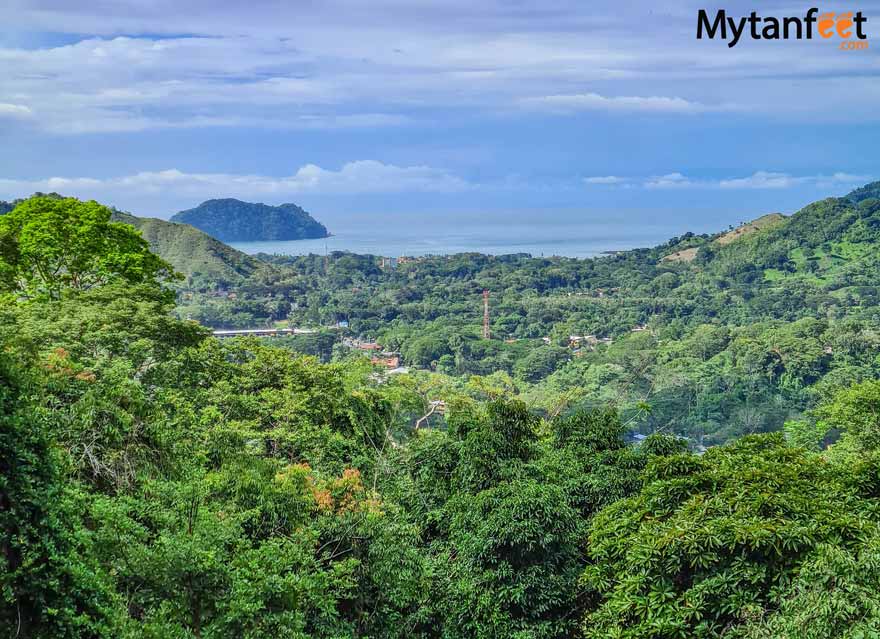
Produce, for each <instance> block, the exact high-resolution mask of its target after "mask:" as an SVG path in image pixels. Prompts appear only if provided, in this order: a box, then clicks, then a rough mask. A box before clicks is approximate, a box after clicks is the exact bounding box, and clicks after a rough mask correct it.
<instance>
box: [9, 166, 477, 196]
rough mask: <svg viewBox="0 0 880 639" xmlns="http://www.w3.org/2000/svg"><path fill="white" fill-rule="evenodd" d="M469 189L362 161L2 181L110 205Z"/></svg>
mask: <svg viewBox="0 0 880 639" xmlns="http://www.w3.org/2000/svg"><path fill="white" fill-rule="evenodd" d="M469 188H471V185H470V184H469V183H468V182H467V181H465V180H463V179H462V178H460V177H457V176H455V175H452V174H451V173H448V172H446V171H444V170H442V169H437V168H433V167H429V166H403V167H401V166H395V165H393V164H383V163H382V162H377V161H375V160H358V161H356V162H349V163H348V164H345V165H343V166H342V167H341V168H340V169H339V170H337V171H333V170H330V169H324V168H322V167H320V166H317V165H315V164H306V165H305V166H302V167H300V168H299V169H298V170H297V171H296V172H295V173H294V174H293V175H290V176H287V177H272V176H264V175H242V174H228V173H184V172H182V171H178V170H177V169H168V170H165V171H145V172H141V173H136V174H133V175H128V176H122V177H114V178H105V179H98V178H89V177H75V178H68V177H52V178H48V179H43V180H8V179H6V180H4V179H0V196H2V197H5V198H9V199H11V198H15V197H21V196H24V195H28V194H30V193H33V192H34V191H57V192H60V193H63V194H65V195H73V196H76V197H81V198H93V199H97V200H101V201H106V202H114V201H117V199H118V198H119V197H120V196H122V197H128V196H139V195H156V194H163V193H168V194H173V195H175V196H181V197H183V196H185V197H203V198H209V197H270V198H272V197H275V198H280V197H286V196H292V195H299V194H333V195H335V194H359V193H396V192H454V191H463V190H466V189H469Z"/></svg>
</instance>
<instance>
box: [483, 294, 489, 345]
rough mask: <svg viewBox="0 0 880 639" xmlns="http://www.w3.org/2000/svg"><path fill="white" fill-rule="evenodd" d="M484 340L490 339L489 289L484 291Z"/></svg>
mask: <svg viewBox="0 0 880 639" xmlns="http://www.w3.org/2000/svg"><path fill="white" fill-rule="evenodd" d="M483 339H489V289H488V288H484V289H483Z"/></svg>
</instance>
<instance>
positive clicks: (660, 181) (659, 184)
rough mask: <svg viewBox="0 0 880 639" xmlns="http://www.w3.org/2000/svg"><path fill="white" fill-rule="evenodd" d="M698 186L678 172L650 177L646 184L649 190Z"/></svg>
mask: <svg viewBox="0 0 880 639" xmlns="http://www.w3.org/2000/svg"><path fill="white" fill-rule="evenodd" d="M696 185H697V182H694V181H693V180H691V179H690V178H688V177H686V176H684V175H682V174H681V173H677V172H676V173H667V174H666V175H658V176H654V177H650V178H648V179H647V180H645V183H644V186H645V188H648V189H681V188H687V187H691V186H696Z"/></svg>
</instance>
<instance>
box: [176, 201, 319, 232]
mask: <svg viewBox="0 0 880 639" xmlns="http://www.w3.org/2000/svg"><path fill="white" fill-rule="evenodd" d="M171 221H172V222H179V223H182V224H189V225H191V226H194V227H196V228H197V229H201V230H202V231H204V232H205V233H207V234H208V235H211V236H213V237H216V238H217V239H219V240H222V241H224V242H260V241H275V240H279V241H283V240H304V239H314V238H321V237H327V236H328V235H329V233H328V232H327V228H326V227H325V226H324V225H323V224H321V223H320V222H318V221H317V220H315V219H314V218H313V217H312V216H311V215H309V214H308V213H306V212H305V211H304V210H303V209H301V208H300V207H298V206H297V205H296V204H281V205H279V206H269V205H268V204H254V203H251V202H242V201H241V200H235V199H232V198H227V199H221V200H208V201H206V202H202V203H201V204H200V205H198V206H197V207H195V208H193V209H188V210H186V211H180V212H179V213H177V214H176V215H174V216H173V217H172V218H171Z"/></svg>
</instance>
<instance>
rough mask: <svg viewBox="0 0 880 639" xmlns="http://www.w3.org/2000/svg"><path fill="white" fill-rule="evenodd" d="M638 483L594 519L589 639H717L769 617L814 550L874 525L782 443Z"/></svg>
mask: <svg viewBox="0 0 880 639" xmlns="http://www.w3.org/2000/svg"><path fill="white" fill-rule="evenodd" d="M645 479H646V483H645V486H644V488H643V489H642V490H641V492H640V493H639V494H638V495H636V496H633V497H630V498H628V499H623V500H621V501H619V502H617V503H615V504H613V505H611V506H609V507H608V508H606V509H605V510H603V511H602V512H601V513H600V514H599V515H597V517H596V518H595V519H594V520H593V525H592V530H591V533H590V546H589V551H588V552H589V558H590V561H591V565H590V566H589V567H588V568H587V570H586V571H585V572H584V577H583V583H584V585H585V586H586V587H587V589H588V590H589V591H590V592H591V593H592V597H593V601H594V609H593V610H592V612H590V613H589V614H588V615H587V616H586V618H585V620H584V630H585V634H586V637H588V638H590V639H599V638H602V639H605V638H610V637H639V638H642V637H644V638H646V639H647V638H658V639H659V638H661V637H662V638H666V637H669V638H672V637H707V638H708V637H721V636H726V635H725V633H726V632H728V631H729V630H730V628H732V627H735V626H737V625H739V624H742V623H744V622H745V621H747V620H749V619H753V618H756V617H760V616H761V615H763V614H764V613H765V612H767V611H769V610H773V609H774V608H775V607H776V606H777V605H778V593H779V591H780V589H782V588H784V587H786V586H787V585H788V584H789V583H790V581H791V579H793V578H794V577H795V576H796V575H797V574H798V572H799V570H800V567H801V566H802V565H803V564H804V562H806V561H808V560H809V559H810V558H811V557H812V556H813V553H814V552H815V551H816V550H817V549H818V548H819V547H820V546H822V545H823V544H834V545H836V546H838V547H839V548H841V549H847V548H852V547H854V546H855V545H857V544H858V543H859V541H860V540H861V539H862V536H863V534H864V531H865V530H867V529H869V528H870V527H871V526H873V524H872V523H871V522H870V520H869V518H868V512H869V506H868V504H867V503H866V502H865V501H864V500H863V499H861V498H859V497H858V495H856V493H855V491H853V490H852V489H851V488H850V487H849V485H848V483H847V481H845V480H844V478H843V477H842V475H841V473H840V472H839V471H838V470H837V469H835V468H830V467H829V465H828V464H827V463H825V462H824V461H823V460H821V459H820V458H819V457H818V455H816V454H812V453H807V452H805V451H803V450H802V449H797V448H792V447H789V446H787V445H786V444H785V442H784V439H783V438H782V436H781V435H779V434H774V435H753V436H748V437H744V438H742V439H741V440H739V441H737V442H736V443H733V444H729V445H726V446H722V447H718V448H713V449H710V450H709V451H708V452H706V454H705V455H703V456H702V457H696V456H691V455H676V456H672V457H661V458H657V459H655V460H654V461H652V462H651V463H650V464H649V466H648V469H647V472H646V478H645ZM792 636H796V635H792Z"/></svg>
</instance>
